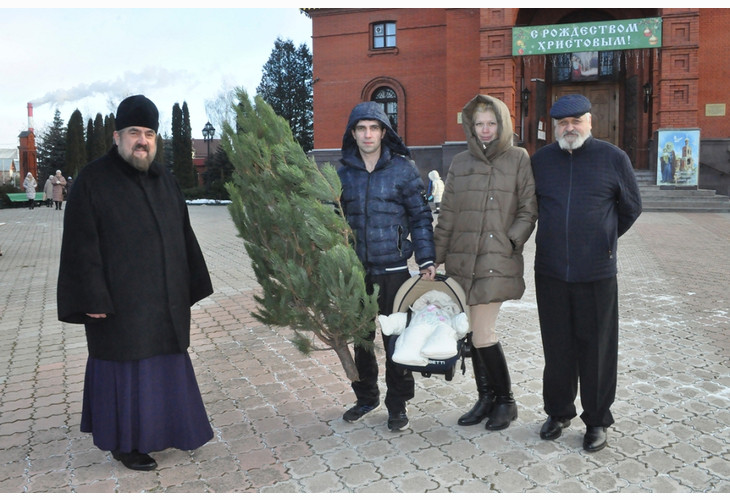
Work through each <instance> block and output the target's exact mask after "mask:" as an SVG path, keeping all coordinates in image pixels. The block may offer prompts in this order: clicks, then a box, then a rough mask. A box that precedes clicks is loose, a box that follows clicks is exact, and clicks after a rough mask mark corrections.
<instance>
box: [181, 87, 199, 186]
mask: <svg viewBox="0 0 730 500" xmlns="http://www.w3.org/2000/svg"><path fill="white" fill-rule="evenodd" d="M182 146H183V151H187V152H188V155H187V156H186V157H185V165H182V166H181V169H183V170H188V172H189V173H188V178H189V181H188V184H187V185H186V186H185V187H188V188H191V187H196V186H197V185H198V171H197V170H196V169H195V164H194V163H193V129H192V128H191V126H190V111H188V103H187V102H185V101H183V105H182Z"/></svg>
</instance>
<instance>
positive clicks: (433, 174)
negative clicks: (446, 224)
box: [428, 170, 444, 214]
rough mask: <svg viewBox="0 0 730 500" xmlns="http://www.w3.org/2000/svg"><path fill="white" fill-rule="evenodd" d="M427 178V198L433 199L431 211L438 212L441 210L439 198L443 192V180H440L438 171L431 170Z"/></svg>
mask: <svg viewBox="0 0 730 500" xmlns="http://www.w3.org/2000/svg"><path fill="white" fill-rule="evenodd" d="M428 179H429V181H430V182H429V186H430V190H429V193H428V194H429V198H430V200H432V201H433V205H434V210H433V213H435V214H438V213H439V212H440V211H441V198H442V197H443V194H444V181H442V180H441V176H440V175H439V173H438V171H436V170H431V171H430V172H429V173H428Z"/></svg>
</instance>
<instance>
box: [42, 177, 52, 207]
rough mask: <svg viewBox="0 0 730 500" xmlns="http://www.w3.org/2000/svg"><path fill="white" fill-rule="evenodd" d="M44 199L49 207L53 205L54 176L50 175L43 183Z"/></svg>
mask: <svg viewBox="0 0 730 500" xmlns="http://www.w3.org/2000/svg"><path fill="white" fill-rule="evenodd" d="M43 201H44V202H45V204H46V206H47V207H50V206H51V205H53V176H52V175H49V176H48V179H46V183H45V184H44V185H43Z"/></svg>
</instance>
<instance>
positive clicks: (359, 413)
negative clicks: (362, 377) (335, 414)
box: [342, 403, 380, 422]
mask: <svg viewBox="0 0 730 500" xmlns="http://www.w3.org/2000/svg"><path fill="white" fill-rule="evenodd" d="M378 408H380V403H375V404H374V405H361V404H360V403H358V404H356V405H355V406H353V407H352V408H350V409H349V410H347V411H346V412H345V414H344V415H342V420H344V421H345V422H355V421H356V420H360V419H361V418H362V417H364V416H365V415H367V414H368V413H370V412H371V411H374V410H377V409H378Z"/></svg>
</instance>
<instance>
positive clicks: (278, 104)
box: [256, 38, 314, 151]
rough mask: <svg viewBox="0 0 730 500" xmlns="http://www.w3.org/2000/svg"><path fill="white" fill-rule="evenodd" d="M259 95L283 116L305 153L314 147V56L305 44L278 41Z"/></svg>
mask: <svg viewBox="0 0 730 500" xmlns="http://www.w3.org/2000/svg"><path fill="white" fill-rule="evenodd" d="M256 92H257V93H258V94H259V95H260V96H261V97H263V98H264V100H265V101H266V102H267V103H269V105H271V107H272V108H273V109H274V112H275V113H276V114H278V115H279V116H282V117H284V118H285V119H286V120H287V121H288V122H289V126H290V127H291V130H292V133H293V134H294V138H295V139H296V140H297V142H298V143H299V144H300V145H301V146H302V148H303V149H304V151H311V150H312V148H313V147H314V132H313V128H314V125H313V121H312V118H313V98H312V54H311V53H310V52H309V47H307V45H306V44H302V45H300V46H299V48H298V49H297V48H295V47H294V42H292V41H291V40H286V41H283V40H282V39H281V38H277V39H276V41H275V42H274V49H273V50H272V51H271V56H269V60H268V61H267V62H266V64H265V65H264V68H263V76H262V77H261V83H260V84H259V86H258V87H257V88H256Z"/></svg>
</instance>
